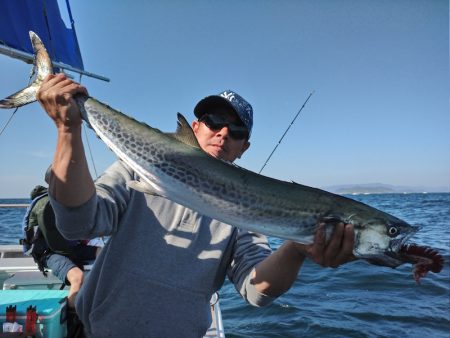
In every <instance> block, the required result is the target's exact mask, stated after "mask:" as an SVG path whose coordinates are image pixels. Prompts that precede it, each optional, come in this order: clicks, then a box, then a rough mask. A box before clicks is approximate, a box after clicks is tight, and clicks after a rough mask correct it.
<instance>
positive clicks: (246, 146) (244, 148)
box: [238, 141, 250, 158]
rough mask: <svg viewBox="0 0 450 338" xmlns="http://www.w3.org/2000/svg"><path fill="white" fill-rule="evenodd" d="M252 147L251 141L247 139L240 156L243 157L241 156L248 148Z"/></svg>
mask: <svg viewBox="0 0 450 338" xmlns="http://www.w3.org/2000/svg"><path fill="white" fill-rule="evenodd" d="M249 147H250V142H248V141H245V143H244V144H243V145H242V149H241V153H240V154H239V156H238V158H241V156H242V155H243V154H244V153H245V152H246V151H247V149H248V148H249Z"/></svg>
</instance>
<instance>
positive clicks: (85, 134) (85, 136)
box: [78, 73, 98, 177]
mask: <svg viewBox="0 0 450 338" xmlns="http://www.w3.org/2000/svg"><path fill="white" fill-rule="evenodd" d="M78 75H79V78H78V83H80V84H81V77H82V76H83V75H82V74H81V73H79V74H78ZM83 131H84V139H85V140H86V143H87V146H88V150H89V157H90V158H91V163H92V167H93V168H94V172H95V177H98V173H97V167H96V166H95V161H94V155H93V154H92V149H91V143H90V142H89V137H88V133H87V131H86V126H85V125H83Z"/></svg>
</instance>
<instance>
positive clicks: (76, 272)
mask: <svg viewBox="0 0 450 338" xmlns="http://www.w3.org/2000/svg"><path fill="white" fill-rule="evenodd" d="M30 198H31V203H30V206H29V207H28V210H27V212H26V215H25V218H24V225H23V227H24V231H25V236H24V237H25V238H24V239H23V240H22V244H23V245H24V247H25V248H26V249H25V251H26V253H27V254H29V255H31V256H32V257H33V259H34V260H35V262H36V263H37V265H38V267H39V269H40V270H41V271H42V272H43V273H44V275H46V274H47V271H46V270H47V269H50V270H51V271H52V273H53V275H55V276H56V277H58V278H59V279H60V280H61V281H62V282H63V283H64V284H66V285H69V286H70V287H69V293H68V296H67V298H68V305H69V307H70V308H73V307H74V301H75V296H76V295H77V293H78V291H79V290H80V288H81V285H82V283H83V279H84V271H83V265H85V264H90V263H92V262H93V261H94V260H95V258H96V256H97V254H98V253H99V250H100V249H101V247H102V246H103V245H104V244H102V240H101V239H94V240H90V241H89V240H88V241H86V240H84V241H79V240H76V241H68V240H67V239H65V238H64V237H63V236H62V235H61V234H60V233H59V231H58V229H57V228H56V225H55V215H54V212H53V208H52V206H51V204H50V202H49V197H48V192H47V188H46V187H43V186H41V185H37V186H36V187H34V188H33V190H32V191H31V193H30Z"/></svg>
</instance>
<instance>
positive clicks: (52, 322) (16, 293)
mask: <svg viewBox="0 0 450 338" xmlns="http://www.w3.org/2000/svg"><path fill="white" fill-rule="evenodd" d="M67 293H68V292H67V290H0V322H1V326H0V330H3V323H4V322H6V308H7V307H8V306H9V305H12V306H14V305H15V306H16V322H17V323H19V324H21V325H22V326H23V331H25V320H26V312H27V308H28V307H29V306H33V307H36V314H37V322H36V337H45V338H62V337H65V336H66V335H67V325H66V324H67V321H66V297H67Z"/></svg>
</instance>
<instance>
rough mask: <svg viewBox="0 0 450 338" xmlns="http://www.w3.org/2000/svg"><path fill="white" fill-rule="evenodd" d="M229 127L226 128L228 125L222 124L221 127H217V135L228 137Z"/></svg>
mask: <svg viewBox="0 0 450 338" xmlns="http://www.w3.org/2000/svg"><path fill="white" fill-rule="evenodd" d="M229 132H230V131H229V129H228V126H223V127H222V129H219V130H218V131H217V135H221V136H223V137H228V135H229Z"/></svg>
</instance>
